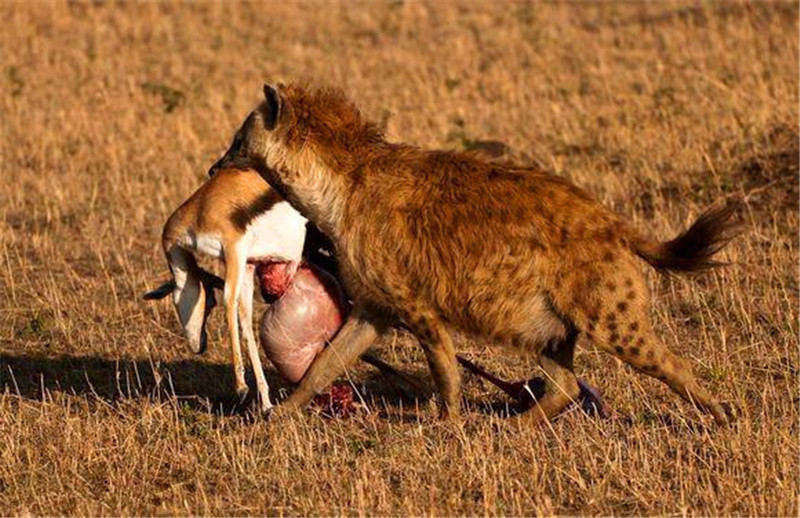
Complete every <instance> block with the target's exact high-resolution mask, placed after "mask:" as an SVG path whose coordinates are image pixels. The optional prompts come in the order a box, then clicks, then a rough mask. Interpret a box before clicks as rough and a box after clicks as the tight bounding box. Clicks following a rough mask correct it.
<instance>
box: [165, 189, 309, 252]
mask: <svg viewBox="0 0 800 518" xmlns="http://www.w3.org/2000/svg"><path fill="white" fill-rule="evenodd" d="M305 239H306V218H304V217H303V216H301V215H300V213H299V212H297V211H296V210H295V209H294V208H292V206H291V205H289V203H288V202H285V201H281V202H278V203H276V204H275V205H273V206H272V207H271V208H270V209H269V210H268V211H266V212H264V213H263V214H261V215H259V216H258V217H257V218H255V219H254V220H252V221H251V222H250V224H249V225H248V226H247V229H246V230H245V233H244V235H243V236H242V239H241V240H240V241H239V242H238V243H237V248H238V249H239V250H240V251H243V252H245V253H246V254H247V259H261V260H267V259H268V260H272V261H300V259H301V258H302V255H303V243H304V242H305ZM179 244H180V246H182V247H183V248H186V249H188V250H193V251H196V252H200V253H201V254H204V255H207V256H209V257H213V258H215V259H224V256H225V253H224V249H223V246H222V236H220V235H219V234H218V233H212V232H208V233H199V234H195V233H194V232H193V231H189V232H188V233H187V234H186V235H185V236H183V238H182V239H180V240H179Z"/></svg>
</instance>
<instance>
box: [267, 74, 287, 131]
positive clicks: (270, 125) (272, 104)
mask: <svg viewBox="0 0 800 518" xmlns="http://www.w3.org/2000/svg"><path fill="white" fill-rule="evenodd" d="M278 86H280V85H278ZM264 99H265V100H266V101H267V113H266V114H265V115H266V117H265V121H266V125H267V129H268V130H273V129H275V126H276V125H277V124H278V117H279V116H280V114H281V109H282V108H283V100H282V99H281V95H280V94H279V93H278V88H277V87H275V86H272V85H270V84H264Z"/></svg>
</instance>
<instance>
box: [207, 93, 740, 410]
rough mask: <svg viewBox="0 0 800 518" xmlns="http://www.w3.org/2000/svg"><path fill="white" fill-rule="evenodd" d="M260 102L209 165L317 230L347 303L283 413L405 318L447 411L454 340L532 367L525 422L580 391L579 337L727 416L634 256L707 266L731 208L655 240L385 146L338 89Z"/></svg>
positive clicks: (546, 189)
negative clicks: (269, 192) (534, 385)
mask: <svg viewBox="0 0 800 518" xmlns="http://www.w3.org/2000/svg"><path fill="white" fill-rule="evenodd" d="M264 94H265V99H264V101H263V102H262V103H261V105H260V106H258V107H257V108H256V109H255V110H254V111H253V112H252V113H251V114H250V115H249V117H248V118H247V120H246V121H245V122H244V124H243V125H242V127H241V129H240V130H239V131H238V132H237V133H236V136H235V138H234V141H233V143H232V145H231V147H230V149H229V150H228V152H227V153H226V154H225V156H223V158H221V159H220V160H219V162H218V163H217V164H216V165H215V166H214V167H215V168H220V167H227V166H231V165H238V166H245V167H254V168H256V169H257V170H258V171H259V172H260V173H261V174H262V175H263V176H264V178H266V180H267V181H268V182H269V183H270V184H271V185H272V186H273V187H274V188H275V189H276V190H278V191H279V192H280V193H281V194H282V195H284V196H285V198H286V199H287V200H288V201H289V202H290V203H291V204H292V205H294V206H295V207H296V208H297V209H298V210H299V211H300V213H302V214H303V215H304V216H305V217H307V218H308V219H309V220H311V221H313V222H314V223H315V224H316V225H317V226H318V227H319V228H320V229H321V230H322V231H323V232H324V233H326V234H327V235H328V236H329V237H330V238H331V240H332V241H333V243H334V245H335V248H336V257H337V260H338V262H339V265H340V276H341V278H342V280H343V281H344V283H345V285H346V287H347V290H348V292H349V293H350V294H351V296H352V297H353V299H354V303H355V306H354V308H355V309H354V311H353V313H352V316H351V317H350V319H349V320H348V322H347V323H346V325H345V327H344V328H343V330H342V332H340V334H339V335H338V336H337V338H336V339H335V340H334V342H333V343H332V344H331V347H329V348H328V349H326V350H325V352H324V353H323V354H322V355H321V356H320V357H319V358H318V359H317V361H316V362H315V363H314V365H313V366H312V368H311V370H310V371H309V373H308V375H307V376H306V378H305V379H304V380H303V382H302V384H301V385H300V387H299V388H298V389H297V391H295V392H294V393H293V395H292V396H291V397H290V398H289V399H288V400H287V401H286V402H285V403H284V408H287V409H292V408H298V407H302V406H304V405H305V404H306V403H307V402H308V401H309V399H310V398H311V397H312V396H313V395H314V394H315V393H317V392H319V391H321V390H322V389H323V388H325V387H326V386H327V385H328V384H329V383H331V382H332V381H333V380H334V379H335V378H336V377H337V376H338V375H339V374H341V373H342V371H343V370H344V368H345V367H347V366H348V365H349V364H350V363H351V362H352V361H354V360H355V358H357V357H358V355H359V354H360V353H361V352H363V351H364V350H365V348H367V347H368V346H369V345H370V344H371V343H372V342H373V341H374V340H375V338H376V337H378V336H379V335H380V334H381V333H382V332H384V330H385V329H386V328H387V326H388V325H389V323H391V322H394V321H396V320H400V321H401V322H402V323H403V324H404V325H405V326H406V327H408V329H410V330H411V331H412V333H413V334H414V335H415V336H416V337H417V338H418V339H419V342H420V344H421V345H422V347H423V349H424V351H425V354H426V357H427V360H428V364H429V367H430V369H431V372H432V374H433V377H434V379H435V381H436V384H437V387H438V389H439V391H440V393H441V396H442V398H443V400H444V413H445V414H450V415H456V414H458V412H459V406H460V405H459V403H460V378H459V373H458V369H457V364H456V355H455V350H454V346H453V340H452V337H451V333H452V331H454V330H457V331H462V332H466V333H468V334H471V335H472V336H475V337H479V338H483V339H490V340H492V341H494V342H497V343H502V344H507V345H510V346H513V347H516V348H518V349H521V350H523V351H524V352H527V353H529V354H532V355H535V356H536V357H537V358H538V360H539V363H540V365H541V367H542V368H543V369H544V371H545V372H546V374H547V379H548V391H547V393H546V395H545V396H543V397H542V398H540V399H539V401H538V403H537V405H536V407H535V409H534V410H533V411H531V412H529V413H528V414H527V416H528V417H527V418H528V419H530V420H531V421H533V422H539V421H542V420H544V419H547V418H550V417H552V416H554V415H555V414H556V413H558V412H559V411H560V410H561V409H563V408H564V407H565V406H566V405H567V404H568V403H569V402H570V401H571V400H572V399H574V398H575V397H576V396H577V395H578V391H579V388H578V383H577V380H576V377H575V374H574V372H573V356H574V351H575V344H576V341H577V339H578V337H579V336H580V335H581V334H583V335H585V336H586V338H588V339H589V341H591V342H593V343H594V344H595V345H596V346H597V347H599V348H601V349H602V350H604V351H607V352H609V353H611V354H612V355H614V356H616V357H618V358H620V359H622V360H623V361H625V362H627V363H629V364H630V365H632V366H633V367H634V368H636V369H637V370H639V371H640V372H643V373H645V374H648V375H650V376H653V377H655V378H657V379H659V380H662V381H664V382H665V383H666V384H668V385H669V386H670V387H671V388H672V389H673V390H674V391H675V392H677V393H678V394H679V395H680V396H681V397H683V398H685V399H687V400H689V401H691V402H693V403H694V404H696V405H697V406H698V407H699V408H701V409H703V410H705V411H707V412H709V413H711V414H712V415H713V416H714V418H715V419H716V421H717V422H719V423H726V422H727V421H728V420H729V418H730V416H729V412H727V411H726V410H727V408H725V407H723V406H722V405H720V403H719V402H717V400H716V399H715V398H714V397H713V396H712V395H711V394H709V393H708V392H707V391H706V390H705V389H704V388H703V387H702V386H700V384H699V383H698V381H697V379H696V378H695V376H694V375H693V374H692V369H691V367H690V365H689V362H688V361H686V360H685V359H683V358H681V357H679V356H677V355H676V354H675V353H673V352H671V351H670V350H669V349H667V347H665V346H664V344H663V343H662V342H661V341H660V340H659V339H658V337H657V336H656V334H655V333H654V332H653V326H652V323H651V320H650V317H649V309H650V308H649V305H650V295H649V293H648V289H647V284H646V282H645V278H644V276H643V273H642V271H641V263H640V260H641V259H644V261H646V262H647V263H649V264H650V265H651V266H653V267H655V268H656V269H658V270H662V271H676V272H689V271H699V270H704V269H706V268H708V267H710V266H712V265H714V264H716V263H715V262H714V261H713V260H712V256H713V255H714V254H715V253H716V252H717V251H718V250H719V249H720V248H721V247H722V246H723V245H724V244H725V243H726V242H727V241H728V239H730V237H731V235H732V230H733V224H732V223H731V216H732V214H733V212H734V209H735V207H734V205H731V204H729V205H727V206H725V207H719V208H715V209H712V210H709V211H707V212H706V213H704V214H703V215H701V216H700V217H699V218H698V219H697V221H695V222H694V224H693V225H692V226H691V227H690V228H689V229H688V230H686V231H685V232H684V233H682V234H681V235H679V236H678V237H676V238H675V239H673V240H671V241H667V242H658V241H655V240H653V239H650V238H648V237H645V236H643V235H642V234H640V233H639V232H637V231H636V230H635V229H634V228H633V226H632V225H631V224H630V223H629V222H628V221H626V220H625V219H624V218H623V217H621V216H620V215H618V214H615V213H614V212H612V211H610V210H609V209H607V208H606V207H604V206H603V205H601V204H600V203H598V202H597V201H595V200H594V199H593V198H592V197H591V196H589V195H588V194H587V193H586V192H585V191H583V190H581V189H580V188H578V187H576V186H575V185H573V184H571V183H570V182H569V181H567V180H565V179H564V178H561V177H558V176H555V175H553V174H550V173H548V172H546V171H543V170H540V169H538V168H535V167H521V166H517V165H514V164H510V163H496V162H487V161H485V160H483V159H481V158H480V157H478V156H476V155H474V154H470V153H464V152H457V151H436V150H426V149H421V148H419V147H416V146H412V145H408V144H402V143H394V142H388V141H387V140H386V139H385V138H384V136H383V135H382V133H381V131H380V130H379V129H378V128H377V126H376V125H375V124H373V123H371V122H369V121H367V120H365V119H364V118H363V117H362V115H361V113H360V112H359V110H358V109H357V107H356V106H355V105H354V104H353V103H352V102H351V101H350V100H348V98H347V97H346V96H345V95H344V94H343V93H342V92H341V91H339V90H337V89H332V88H312V87H307V86H303V85H288V86H284V85H279V86H277V87H272V86H265V88H264Z"/></svg>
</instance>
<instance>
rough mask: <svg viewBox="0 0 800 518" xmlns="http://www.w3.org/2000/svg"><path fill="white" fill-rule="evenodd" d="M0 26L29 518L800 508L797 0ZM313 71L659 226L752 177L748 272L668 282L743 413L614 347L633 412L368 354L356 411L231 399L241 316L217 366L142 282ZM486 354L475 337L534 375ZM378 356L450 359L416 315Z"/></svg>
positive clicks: (741, 264)
mask: <svg viewBox="0 0 800 518" xmlns="http://www.w3.org/2000/svg"><path fill="white" fill-rule="evenodd" d="M0 20H2V47H1V48H0V51H1V52H2V54H1V56H0V57H1V61H2V62H1V63H0V65H1V66H0V117H2V147H1V148H0V149H1V153H2V155H0V156H1V157H2V183H0V243H1V246H0V514H3V515H33V514H47V515H57V514H67V515H134V514H135V515H142V514H145V515H149V514H159V515H160V514H178V515H188V514H195V515H220V514H227V515H245V514H265V513H266V514H278V515H284V514H285V515H303V514H312V515H339V514H352V515H376V514H377V515H401V514H409V515H472V514H480V515H484V514H485V515H543V514H544V515H548V514H570V515H574V514H591V515H598V514H600V515H611V514H613V515H633V514H636V515H641V514H647V515H782V516H789V515H794V516H796V515H797V514H798V455H799V454H800V451H799V449H798V417H799V416H798V407H799V406H800V401H798V368H800V359H799V358H798V343H797V332H798V299H797V294H798V276H797V274H798V270H797V261H798V242H797V237H798V236H797V231H798V133H797V128H798V112H797V108H798V46H797V36H798V9H797V6H796V4H794V3H776V4H738V3H720V4H717V3H714V4H711V3H709V4H694V3H692V4H688V3H658V4H635V3H629V4H622V5H615V4H608V5H602V6H596V5H561V4H555V5H533V4H494V5H492V4H487V5H483V4H457V3H436V4H433V3H411V2H392V3H382V4H372V3H360V4H349V5H339V4H309V3H303V4H291V5H279V4H272V3H252V4H222V5H211V4H196V5H166V4H144V5H134V4H122V5H116V4H112V3H102V2H96V3H93V4H81V3H70V4H66V3H59V4H45V3H37V4H28V3H10V2H3V3H2V4H0ZM296 77H306V78H312V79H315V80H322V81H327V82H330V83H333V84H337V85H341V86H343V87H344V88H346V89H347V90H348V91H350V93H351V94H352V95H353V97H354V98H356V99H357V100H358V101H359V103H360V104H361V106H362V107H363V109H364V111H365V112H366V113H367V114H368V115H369V116H370V117H372V118H374V119H376V120H378V121H380V122H381V123H383V124H385V127H386V131H387V133H388V135H389V136H390V137H391V138H393V139H402V140H407V141H411V142H415V143H418V144H420V145H424V146H433V147H448V148H465V147H466V148H469V147H474V146H475V143H476V141H480V140H500V141H503V142H505V143H506V144H507V145H508V146H509V147H510V148H511V150H512V151H513V154H514V155H516V156H517V157H518V159H519V160H524V161H534V160H535V161H537V162H538V163H540V164H542V165H543V166H545V167H547V168H549V169H551V170H552V171H554V172H555V173H557V174H560V175H563V176H565V177H567V178H570V179H571V180H573V181H574V182H576V183H578V184H579V185H581V186H583V187H585V188H586V189H587V190H589V191H590V192H591V193H593V194H594V195H595V196H597V197H598V198H599V199H600V200H602V201H603V202H604V203H605V204H607V205H608V206H609V207H612V208H614V209H615V210H618V211H620V212H622V213H623V214H625V215H627V216H629V217H630V218H631V219H632V220H633V221H635V222H636V223H637V224H638V225H639V226H640V227H641V228H642V229H647V230H648V231H650V232H652V233H653V234H654V235H656V236H659V237H661V238H668V237H671V236H673V235H674V234H676V233H677V232H678V231H679V230H680V229H681V228H684V227H685V225H686V224H687V223H689V222H690V221H691V220H692V219H693V218H694V217H696V216H697V215H698V214H699V213H700V212H701V211H702V210H703V209H704V208H705V207H706V206H708V205H709V204H711V203H713V202H715V201H718V200H721V199H723V198H728V197H735V196H739V197H742V198H743V199H744V201H745V205H744V209H743V210H742V212H741V214H740V215H739V217H740V219H741V220H742V221H743V222H744V224H745V227H746V233H745V234H744V235H742V236H741V237H740V238H739V239H737V240H736V241H735V242H734V243H732V245H731V246H730V247H729V249H727V251H726V253H725V254H724V257H725V259H726V260H727V261H729V262H730V263H731V264H730V266H729V267H727V268H724V269H720V270H717V271H714V272H712V273H710V274H707V275H704V276H702V277H698V278H694V279H687V278H681V277H671V278H669V277H659V276H657V275H656V274H654V273H651V274H649V279H650V281H651V287H652V291H653V294H654V300H655V303H654V309H653V314H654V319H655V322H656V326H657V328H658V331H659V333H660V335H661V336H662V337H663V339H664V340H665V341H666V343H667V344H668V345H669V346H670V347H672V348H673V349H674V350H676V351H679V352H680V353H681V354H683V355H685V356H686V357H688V358H690V359H691V360H692V361H693V363H694V364H695V366H696V370H697V372H698V374H699V376H700V377H701V378H702V379H703V380H704V383H705V384H706V385H708V386H709V387H711V388H712V389H713V391H714V392H716V393H717V394H718V395H719V396H720V397H721V399H723V400H726V401H730V402H733V403H734V404H736V405H737V406H738V407H739V408H740V410H741V412H742V417H741V419H740V420H739V421H738V422H737V423H736V424H735V425H733V426H731V427H729V428H725V429H721V428H718V427H716V426H714V425H713V423H712V422H711V421H710V420H709V419H707V418H704V417H701V416H699V415H697V413H696V412H694V411H693V410H691V409H690V408H689V407H688V406H687V405H686V404H684V403H683V402H682V401H680V400H679V399H678V398H677V397H676V396H675V395H673V394H672V393H670V392H669V391H668V390H667V389H666V388H665V387H664V386H662V385H661V384H659V383H658V382H655V381H652V380H650V379H646V378H644V377H643V376H641V375H638V374H636V373H633V372H632V371H631V370H630V369H629V368H627V367H625V366H622V365H620V364H618V363H616V362H615V361H614V360H612V359H610V358H609V357H608V356H605V355H602V354H600V353H598V352H596V351H594V350H593V349H591V347H584V348H582V349H581V350H580V352H579V356H578V358H577V365H578V369H579V373H580V375H582V376H583V377H584V378H586V379H587V380H589V381H590V382H592V383H593V384H595V385H596V386H598V387H599V388H600V390H601V391H602V392H603V393H604V394H605V400H606V403H607V404H608V405H610V407H611V408H612V410H613V415H612V416H611V418H610V419H607V420H595V419H591V418H588V417H586V416H584V415H583V414H581V413H580V412H577V411H571V412H568V413H566V414H565V415H563V416H562V417H561V418H560V419H558V420H556V421H555V422H553V423H552V426H548V427H543V428H541V429H527V428H524V427H520V426H519V425H518V423H516V422H515V421H509V420H504V419H503V418H502V417H501V416H499V415H496V414H494V413H493V412H492V411H491V408H492V407H493V406H498V405H502V402H503V401H504V399H503V398H502V397H501V395H500V394H499V393H498V392H497V391H496V390H494V389H493V388H492V387H490V386H488V385H486V384H485V383H483V382H480V381H477V380H476V379H475V378H473V377H470V376H468V375H465V377H464V380H465V382H464V387H465V394H466V400H467V404H468V407H469V411H468V412H467V415H466V418H465V420H464V422H463V425H462V426H453V425H446V424H442V423H440V422H438V421H437V420H436V419H435V417H434V416H435V412H434V410H435V409H434V405H435V403H433V399H431V397H430V396H431V393H432V388H430V389H429V390H428V392H426V393H424V394H419V396H420V398H419V400H418V403H413V402H409V401H403V400H401V399H400V398H399V396H398V395H397V393H396V392H395V391H394V389H393V388H392V387H391V386H390V385H388V384H387V383H386V382H384V381H382V380H381V379H380V378H379V377H378V376H376V375H375V374H374V372H373V371H371V370H370V369H368V368H365V367H357V368H355V369H354V370H353V371H351V372H350V379H351V380H352V381H353V383H354V384H355V386H356V387H358V388H359V389H360V390H361V392H362V394H363V397H364V398H365V400H366V401H367V406H368V408H369V409H370V412H369V413H367V412H366V411H363V412H362V413H361V414H360V415H359V416H357V417H355V418H352V419H349V420H340V421H337V420H326V419H323V418H322V417H320V416H318V415H314V414H313V413H312V414H308V415H305V416H302V417H298V418H297V419H293V420H289V421H288V422H286V423H282V424H281V425H280V426H271V425H269V424H264V423H260V422H256V423H252V422H250V421H249V420H248V419H247V418H246V417H244V416H242V415H241V414H237V413H235V412H232V411H231V408H232V406H231V400H232V375H231V372H230V369H229V367H228V362H227V360H228V354H227V350H226V349H225V348H224V347H223V344H224V343H225V342H224V339H225V334H224V325H223V321H222V318H221V315H220V314H216V315H214V317H213V319H212V322H211V328H212V330H213V334H212V344H211V347H210V351H209V353H208V355H207V356H203V357H194V356H192V355H191V354H190V353H189V352H188V348H187V347H186V346H185V344H184V342H183V340H182V339H181V336H180V335H179V332H178V331H179V329H178V326H177V322H176V318H175V316H174V314H173V313H174V312H173V310H172V308H171V306H170V305H169V304H168V303H167V302H162V303H158V304H148V303H145V302H143V301H142V300H141V298H140V296H141V294H142V293H143V292H144V291H145V290H146V289H148V288H150V287H153V286H154V285H155V283H156V282H157V281H160V280H162V279H163V278H165V277H166V275H167V270H166V265H165V261H164V259H163V257H162V254H161V251H160V249H159V236H160V231H161V226H162V225H163V223H164V221H165V219H166V217H167V216H168V215H169V213H170V212H171V211H172V210H173V209H174V208H175V207H176V206H177V205H178V204H179V203H180V202H181V201H182V200H183V199H184V198H186V197H187V196H188V195H189V194H190V193H191V192H192V190H193V189H194V188H195V187H196V186H197V185H199V184H200V182H202V181H203V179H204V178H205V172H206V170H207V168H208V167H209V165H210V164H212V163H213V161H214V160H215V159H216V158H217V157H218V155H219V154H220V153H221V152H222V151H223V150H224V149H225V148H226V146H227V144H228V141H229V139H230V137H231V136H232V134H233V131H234V129H235V128H236V127H237V126H238V124H239V123H240V121H241V120H242V118H243V117H244V116H245V114H246V113H247V112H248V110H249V109H250V108H251V107H252V106H253V104H254V103H255V102H257V101H258V99H259V95H260V89H261V84H262V82H263V81H264V80H265V79H268V80H276V79H291V78H296ZM643 267H644V266H643ZM582 343H583V342H582ZM583 345H587V344H583ZM486 346H487V344H484V343H473V342H470V341H467V340H462V342H461V348H460V349H461V351H463V352H464V353H466V354H467V355H468V356H470V357H472V358H473V359H477V360H478V361H479V362H481V363H483V364H484V365H487V366H490V367H491V368H492V369H493V370H494V371H496V372H497V373H498V374H501V375H502V376H505V377H507V378H514V379H520V378H525V377H528V376H529V375H531V374H533V373H534V372H535V366H534V364H533V363H532V362H531V361H529V359H527V358H519V357H515V356H513V355H511V354H509V353H508V352H505V351H499V350H492V349H489V348H487V347H486ZM381 352H382V354H383V355H384V357H385V358H386V359H388V360H390V361H391V362H393V363H395V364H397V365H399V366H402V367H403V368H404V369H406V370H408V371H411V372H416V373H418V374H419V375H420V376H422V377H424V379H425V380H428V377H427V373H426V370H427V369H426V367H425V364H424V361H423V358H422V355H421V352H420V351H419V349H418V348H417V347H416V346H415V345H414V342H413V340H412V339H410V338H409V337H408V336H405V335H402V334H396V335H394V336H392V337H391V338H390V339H388V340H386V341H385V342H384V343H383V344H382V347H381ZM270 379H271V380H272V382H273V386H277V385H279V384H280V381H279V380H278V379H277V378H276V376H275V375H274V371H270Z"/></svg>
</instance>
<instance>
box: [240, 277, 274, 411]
mask: <svg viewBox="0 0 800 518" xmlns="http://www.w3.org/2000/svg"><path fill="white" fill-rule="evenodd" d="M254 275H255V267H254V266H252V265H249V264H248V265H246V266H245V273H244V277H243V278H242V292H241V294H240V295H239V324H240V325H241V327H242V334H243V335H244V341H245V342H246V343H247V355H248V357H249V358H250V365H252V367H253V372H254V374H255V377H256V387H257V388H258V397H259V399H260V403H261V411H262V412H268V411H269V410H270V409H271V408H272V403H271V402H270V400H269V385H268V384H267V378H266V377H265V376H264V368H263V367H262V366H261V357H260V356H259V351H258V344H257V343H256V337H255V334H254V333H253V276H254Z"/></svg>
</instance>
